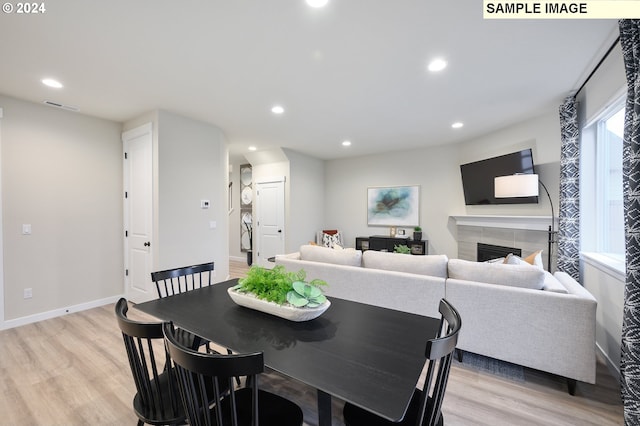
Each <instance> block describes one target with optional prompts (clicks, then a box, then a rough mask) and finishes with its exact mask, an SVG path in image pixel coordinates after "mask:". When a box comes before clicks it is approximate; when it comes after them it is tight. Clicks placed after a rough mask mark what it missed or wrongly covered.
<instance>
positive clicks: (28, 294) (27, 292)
mask: <svg viewBox="0 0 640 426" xmlns="http://www.w3.org/2000/svg"><path fill="white" fill-rule="evenodd" d="M32 297H33V289H31V288H25V289H24V298H25V299H31V298H32Z"/></svg>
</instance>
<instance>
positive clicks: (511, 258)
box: [504, 250, 544, 269]
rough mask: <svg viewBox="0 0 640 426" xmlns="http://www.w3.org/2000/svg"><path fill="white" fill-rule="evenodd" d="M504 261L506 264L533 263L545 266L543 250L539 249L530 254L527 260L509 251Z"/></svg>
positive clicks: (537, 265) (540, 266)
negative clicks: (543, 263)
mask: <svg viewBox="0 0 640 426" xmlns="http://www.w3.org/2000/svg"><path fill="white" fill-rule="evenodd" d="M504 263H505V264H506V265H532V266H535V267H536V268H540V269H544V266H543V265H542V250H538V251H537V252H535V253H533V254H532V255H530V256H528V257H527V258H526V260H525V259H523V258H521V257H520V256H516V255H515V254H513V253H509V254H508V255H507V257H505V259H504Z"/></svg>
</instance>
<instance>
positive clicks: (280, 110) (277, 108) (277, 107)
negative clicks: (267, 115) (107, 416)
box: [271, 105, 284, 114]
mask: <svg viewBox="0 0 640 426" xmlns="http://www.w3.org/2000/svg"><path fill="white" fill-rule="evenodd" d="M271 112H272V113H274V114H282V113H283V112H284V108H282V107H281V106H280V105H275V106H274V107H273V108H271Z"/></svg>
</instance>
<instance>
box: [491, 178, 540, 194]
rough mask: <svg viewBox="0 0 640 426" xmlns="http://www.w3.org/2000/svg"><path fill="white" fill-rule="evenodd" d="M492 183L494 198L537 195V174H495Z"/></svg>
mask: <svg viewBox="0 0 640 426" xmlns="http://www.w3.org/2000/svg"><path fill="white" fill-rule="evenodd" d="M494 185H495V186H494V194H495V197H496V198H511V197H537V196H538V175H534V174H516V175H509V176H496V178H495V179H494Z"/></svg>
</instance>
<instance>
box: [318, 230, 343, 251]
mask: <svg viewBox="0 0 640 426" xmlns="http://www.w3.org/2000/svg"><path fill="white" fill-rule="evenodd" d="M339 244H340V232H336V233H335V234H327V233H324V232H323V233H322V245H323V246H325V247H329V248H333V246H334V245H339Z"/></svg>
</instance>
